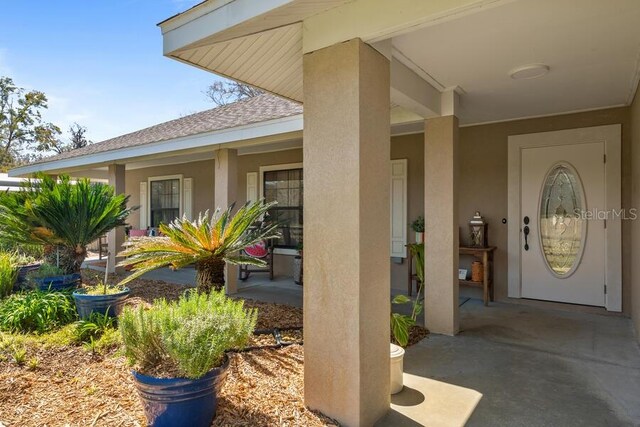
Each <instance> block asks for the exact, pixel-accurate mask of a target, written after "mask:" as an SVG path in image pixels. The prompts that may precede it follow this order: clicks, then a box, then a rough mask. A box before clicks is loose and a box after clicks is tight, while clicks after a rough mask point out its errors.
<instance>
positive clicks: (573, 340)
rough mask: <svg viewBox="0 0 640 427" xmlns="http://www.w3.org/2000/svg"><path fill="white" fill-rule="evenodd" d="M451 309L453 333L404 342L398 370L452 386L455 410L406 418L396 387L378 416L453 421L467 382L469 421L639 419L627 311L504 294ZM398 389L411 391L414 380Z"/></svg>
mask: <svg viewBox="0 0 640 427" xmlns="http://www.w3.org/2000/svg"><path fill="white" fill-rule="evenodd" d="M460 314H461V326H462V327H461V333H460V334H459V335H458V336H456V337H448V336H441V335H432V336H429V337H428V338H427V339H425V340H423V341H422V342H420V343H418V344H417V345H415V346H413V347H411V348H409V349H408V350H407V353H406V356H405V362H404V371H405V376H407V375H408V376H409V377H410V379H411V380H413V381H414V382H415V378H416V377H417V378H423V379H429V380H436V381H437V382H440V383H444V384H448V385H453V386H457V387H462V388H463V389H462V391H460V390H458V389H452V391H453V393H452V394H451V397H450V399H449V401H450V402H451V401H457V403H458V404H460V411H459V412H463V413H460V414H459V416H458V417H457V419H456V418H454V417H451V418H450V421H451V423H446V422H440V421H442V420H441V419H440V418H437V417H435V415H437V414H432V415H429V414H426V413H423V414H419V413H416V412H415V410H414V411H413V412H412V415H413V416H412V417H411V418H408V417H407V416H406V414H408V413H409V411H408V410H409V409H411V407H410V406H408V405H406V401H407V399H408V398H407V397H406V396H403V394H404V393H405V391H403V392H401V393H400V394H398V395H396V396H394V397H393V398H392V411H391V412H390V413H389V414H388V415H387V417H386V418H385V419H383V420H382V421H381V422H380V423H379V424H380V425H393V426H403V425H406V426H415V425H421V424H422V425H461V424H462V423H464V419H463V418H464V411H465V410H466V408H467V407H468V406H469V404H470V403H471V400H472V399H473V397H474V396H473V393H470V391H476V392H479V393H481V394H482V399H481V400H480V402H479V404H478V406H477V407H476V408H475V410H473V413H472V414H471V416H470V418H469V420H468V423H467V425H469V426H637V425H640V349H639V348H638V344H637V341H636V340H635V338H634V332H633V328H632V326H631V322H630V320H629V319H627V318H624V317H619V316H609V315H598V314H592V313H581V312H580V313H576V312H570V311H561V310H555V309H549V308H540V307H531V306H525V305H521V304H512V303H492V304H491V306H490V307H484V306H483V305H482V301H480V300H475V299H471V300H469V301H467V302H466V303H465V304H463V306H462V307H461V308H460ZM427 386H429V388H428V390H436V388H434V385H433V384H430V385H429V384H427ZM456 390H457V391H456ZM406 391H407V392H408V393H411V394H413V395H414V397H413V399H414V401H416V402H418V401H420V399H419V397H420V396H419V395H418V397H416V393H419V392H418V391H417V390H415V389H409V390H406ZM424 399H425V400H426V401H428V400H429V399H438V400H441V401H442V400H443V399H442V397H441V396H428V395H426V396H424ZM444 400H445V401H444V402H443V403H442V405H441V406H443V405H444V406H443V410H446V409H447V408H446V405H447V401H446V399H444ZM422 405H424V403H422ZM465 405H466V406H465ZM414 409H415V408H414ZM439 420H440V421H439Z"/></svg>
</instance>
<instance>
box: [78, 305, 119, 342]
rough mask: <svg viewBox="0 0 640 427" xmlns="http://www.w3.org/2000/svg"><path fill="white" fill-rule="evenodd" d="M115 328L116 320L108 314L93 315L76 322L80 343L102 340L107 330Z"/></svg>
mask: <svg viewBox="0 0 640 427" xmlns="http://www.w3.org/2000/svg"><path fill="white" fill-rule="evenodd" d="M114 327H115V318H113V317H110V316H109V315H108V314H107V313H105V314H101V313H95V312H94V313H91V315H90V316H89V318H88V319H86V320H79V321H78V322H76V329H75V335H76V340H77V341H79V342H86V341H88V340H89V339H95V338H100V337H101V336H102V335H103V334H104V333H105V332H106V331H107V330H109V329H113V328H114Z"/></svg>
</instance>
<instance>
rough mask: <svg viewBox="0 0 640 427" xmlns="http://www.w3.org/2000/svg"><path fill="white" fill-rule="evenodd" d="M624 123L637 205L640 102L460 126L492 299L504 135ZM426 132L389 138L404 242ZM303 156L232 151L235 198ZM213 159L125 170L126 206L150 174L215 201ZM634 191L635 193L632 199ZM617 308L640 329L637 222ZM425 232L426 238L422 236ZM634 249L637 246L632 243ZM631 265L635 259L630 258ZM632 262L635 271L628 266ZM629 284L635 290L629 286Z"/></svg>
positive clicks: (402, 268) (205, 201) (200, 199)
mask: <svg viewBox="0 0 640 427" xmlns="http://www.w3.org/2000/svg"><path fill="white" fill-rule="evenodd" d="M614 123H621V124H622V151H623V153H622V207H623V208H631V207H634V206H640V184H636V185H635V186H634V188H633V195H632V175H631V172H632V163H633V170H634V179H633V182H640V148H636V149H634V150H633V156H632V150H631V147H632V134H631V126H632V125H633V127H634V129H635V132H634V134H633V141H634V142H633V144H634V145H635V146H636V147H640V101H638V99H637V97H636V100H635V102H634V104H633V106H632V107H631V108H613V109H606V110H598V111H591V112H585V113H576V114H567V115H561V116H552V117H544V118H537V119H528V120H518V121H511V122H504V123H495V124H487V125H479V126H470V127H463V128H461V129H460V151H459V155H460V165H459V166H460V177H459V179H460V184H459V194H460V197H459V218H458V221H459V226H460V230H461V240H462V242H463V243H464V242H466V241H467V236H466V231H467V223H468V221H469V219H470V217H471V216H472V215H473V213H474V212H475V211H476V210H479V211H480V212H481V213H482V215H483V216H484V217H485V218H486V220H487V221H488V223H489V243H490V244H491V245H494V246H497V250H496V254H495V276H494V277H495V292H496V298H497V299H503V298H506V297H507V225H506V224H502V222H501V221H502V218H507V153H508V150H507V140H508V137H509V135H517V134H523V133H534V132H546V131H552V130H560V129H571V128H578V127H589V126H600V125H606V124H614ZM423 153H424V135H423V134H413V135H403V136H396V137H392V138H391V154H390V158H391V159H408V176H407V178H408V179H407V182H408V186H407V196H408V206H407V227H409V230H408V233H407V237H408V242H414V241H415V233H413V231H412V230H411V229H410V226H411V222H412V221H413V220H414V219H415V218H416V217H417V216H418V215H422V214H423V213H424V207H423V206H424V205H423V202H424V156H423ZM299 162H302V149H292V150H285V151H277V152H270V153H259V154H251V155H242V156H239V157H238V192H237V199H238V200H237V201H238V203H239V204H242V203H245V202H246V177H247V173H248V172H259V170H260V166H268V165H277V164H286V163H299ZM213 165H214V163H213V160H208V161H202V162H194V163H185V164H178V165H171V166H162V167H153V168H147V169H137V170H133V171H127V177H126V181H127V182H126V191H127V194H130V195H131V204H132V205H137V204H139V200H138V199H139V185H140V184H139V183H140V181H146V180H147V178H148V177H150V176H162V175H172V174H183V175H184V177H185V178H189V177H191V178H193V179H194V211H193V212H194V214H197V213H198V212H200V211H204V210H205V209H211V208H212V207H213V203H214V202H213V196H214V195H213V182H214V173H213V171H214V170H213V167H214V166H213ZM632 196H633V199H632ZM138 221H139V214H138V212H134V213H133V214H132V216H131V218H130V221H129V222H130V223H131V224H132V225H134V226H137V224H138V223H139V222H138ZM622 234H623V239H622V241H623V272H622V277H623V311H624V313H626V314H632V301H633V307H634V309H633V316H634V320H635V322H636V329H637V330H640V265H633V266H632V263H631V259H632V258H631V256H632V255H631V250H632V241H640V223H638V222H632V221H625V222H624V223H623V230H622ZM426 238H428V236H426ZM633 251H634V253H635V254H638V253H640V246H638V247H633ZM470 263H471V259H470V258H464V257H463V258H461V260H460V264H461V267H462V268H470ZM636 264H637V263H636ZM274 266H275V270H276V271H275V273H276V275H287V276H289V275H291V272H292V268H293V267H292V257H291V256H278V258H277V259H276V262H275V264H274ZM632 268H633V272H632ZM407 275H408V263H407V261H406V259H405V260H403V261H402V262H401V263H394V262H392V263H391V286H392V287H393V288H394V289H398V290H406V289H407ZM632 287H633V290H635V292H632ZM462 292H463V293H464V294H467V295H470V296H476V297H480V296H481V294H480V292H481V291H480V290H478V289H462Z"/></svg>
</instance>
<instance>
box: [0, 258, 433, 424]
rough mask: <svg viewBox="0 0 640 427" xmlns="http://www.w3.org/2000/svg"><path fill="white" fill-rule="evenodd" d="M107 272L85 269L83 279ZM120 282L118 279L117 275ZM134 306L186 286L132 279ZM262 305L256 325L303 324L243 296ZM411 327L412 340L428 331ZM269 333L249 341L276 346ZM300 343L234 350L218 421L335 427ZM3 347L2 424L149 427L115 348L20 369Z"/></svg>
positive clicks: (58, 355) (291, 311) (287, 334)
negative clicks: (308, 380)
mask: <svg viewBox="0 0 640 427" xmlns="http://www.w3.org/2000/svg"><path fill="white" fill-rule="evenodd" d="M102 277H103V276H102V275H101V274H99V273H95V274H94V272H91V271H85V272H84V281H85V283H95V282H97V281H99V280H100V279H101V278H102ZM113 279H115V280H114V282H115V281H116V280H117V278H115V277H114V278H113ZM128 286H129V288H130V289H131V291H132V292H131V297H130V301H129V304H134V305H137V304H144V305H147V304H151V303H152V302H153V300H155V299H158V298H167V299H177V298H178V297H179V296H180V295H181V294H182V293H183V292H184V290H185V289H186V288H188V287H186V286H184V285H175V284H169V283H165V282H159V281H151V280H141V279H138V280H135V281H133V282H132V283H130V284H129V285H128ZM245 304H246V306H248V307H255V308H257V309H258V324H257V329H271V328H274V327H278V328H282V329H286V328H294V327H301V326H302V320H303V315H302V309H300V308H295V307H290V306H286V305H280V304H272V303H264V302H259V301H252V300H245ZM427 333H428V332H427V331H426V330H425V329H424V328H419V327H414V329H413V330H412V331H411V343H415V342H417V341H419V340H420V339H422V338H424V337H425V336H426V335H427ZM282 339H283V341H288V342H302V332H301V331H295V330H290V331H287V330H284V331H282ZM274 344H275V339H274V338H273V336H271V335H262V336H257V337H254V338H253V339H252V341H251V342H250V343H249V345H250V346H268V345H274ZM303 354H304V352H303V347H302V346H301V345H290V346H286V347H282V348H279V349H255V350H251V351H248V352H240V353H231V354H230V357H231V362H230V368H229V373H228V375H227V378H226V380H225V382H224V385H223V387H222V390H221V395H220V401H219V406H218V415H217V417H216V419H215V420H214V424H213V425H214V426H332V425H336V423H335V422H334V421H332V420H331V419H329V418H327V417H325V416H324V415H322V414H319V413H316V412H313V411H311V410H309V409H308V408H306V407H305V406H304V402H303V366H304V365H303V360H304V357H303ZM7 356H8V355H6V354H4V355H3V354H2V352H0V426H2V424H4V425H5V426H6V427H10V426H64V425H69V426H144V425H145V418H144V413H143V411H142V406H141V404H140V402H139V399H138V395H137V392H136V390H135V387H134V384H133V379H132V377H131V374H130V373H129V367H128V366H127V363H126V360H125V359H124V357H122V355H121V354H119V353H118V352H117V351H112V352H111V353H109V354H106V355H104V356H97V355H92V354H90V353H89V352H87V350H85V349H84V348H82V347H64V348H61V347H48V348H45V347H42V346H33V347H30V348H28V355H27V360H28V359H30V358H33V357H35V358H37V359H38V361H39V363H38V367H37V368H35V369H29V368H28V367H27V366H17V365H16V364H15V363H14V362H13V361H11V360H10V358H9V357H7Z"/></svg>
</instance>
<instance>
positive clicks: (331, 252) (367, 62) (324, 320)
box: [303, 39, 390, 426]
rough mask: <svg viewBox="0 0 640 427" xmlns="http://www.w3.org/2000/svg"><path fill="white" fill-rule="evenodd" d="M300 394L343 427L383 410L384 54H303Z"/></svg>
mask: <svg viewBox="0 0 640 427" xmlns="http://www.w3.org/2000/svg"><path fill="white" fill-rule="evenodd" d="M303 70H304V144H303V159H304V160H303V162H304V185H305V192H304V254H305V256H304V274H305V277H304V280H305V286H304V351H305V356H304V358H305V360H304V395H305V403H306V404H307V405H308V406H309V407H311V408H313V409H317V410H320V411H322V412H323V413H325V414H326V415H328V416H330V417H332V418H335V419H337V420H338V421H339V422H340V423H341V424H344V425H347V426H369V425H372V424H373V423H374V422H375V421H376V420H377V419H378V418H380V417H381V416H383V415H384V414H385V413H386V412H387V411H388V409H389V403H390V395H389V375H390V374H389V311H390V298H389V293H390V249H389V241H390V231H389V228H390V218H389V215H390V213H389V185H390V184H389V173H390V171H389V168H390V165H389V153H390V124H389V102H390V100H389V61H388V60H387V59H386V58H385V57H384V56H382V55H381V54H380V53H378V52H377V51H376V50H374V49H373V48H371V47H370V46H369V45H367V44H364V43H363V42H362V41H361V40H360V39H354V40H350V41H348V42H344V43H340V44H337V45H334V46H330V47H327V48H324V49H321V50H318V51H316V52H312V53H308V54H306V55H305V56H304V62H303Z"/></svg>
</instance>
